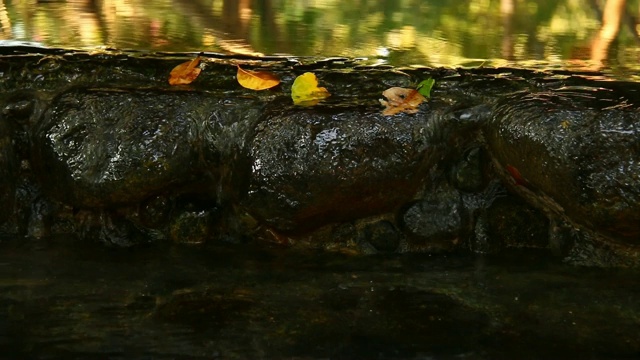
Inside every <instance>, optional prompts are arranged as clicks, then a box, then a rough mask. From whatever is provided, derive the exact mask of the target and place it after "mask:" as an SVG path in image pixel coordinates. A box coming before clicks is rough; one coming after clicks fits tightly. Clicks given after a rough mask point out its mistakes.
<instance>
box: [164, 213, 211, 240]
mask: <svg viewBox="0 0 640 360" xmlns="http://www.w3.org/2000/svg"><path fill="white" fill-rule="evenodd" d="M214 215H215V213H214V210H213V209H191V210H184V211H182V212H181V213H180V214H178V215H177V216H176V217H175V218H173V219H172V220H171V223H170V224H169V235H170V237H171V240H173V241H174V242H176V243H182V244H203V243H205V242H206V241H207V239H208V238H209V237H210V236H211V233H212V226H213V219H214Z"/></svg>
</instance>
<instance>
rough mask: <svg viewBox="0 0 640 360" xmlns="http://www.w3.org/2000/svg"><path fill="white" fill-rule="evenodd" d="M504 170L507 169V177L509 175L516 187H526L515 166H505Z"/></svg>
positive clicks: (526, 183)
mask: <svg viewBox="0 0 640 360" xmlns="http://www.w3.org/2000/svg"><path fill="white" fill-rule="evenodd" d="M506 168H507V171H508V172H509V175H511V177H512V178H513V181H514V182H515V184H516V185H520V186H527V185H528V182H527V180H525V179H524V178H523V177H522V175H521V174H520V171H518V169H517V168H516V167H515V166H511V165H507V166H506Z"/></svg>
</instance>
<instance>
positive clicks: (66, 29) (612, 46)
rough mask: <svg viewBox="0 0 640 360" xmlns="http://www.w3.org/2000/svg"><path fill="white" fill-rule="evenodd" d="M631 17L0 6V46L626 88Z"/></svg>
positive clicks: (109, 1) (544, 11)
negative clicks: (365, 66)
mask: <svg viewBox="0 0 640 360" xmlns="http://www.w3.org/2000/svg"><path fill="white" fill-rule="evenodd" d="M620 2H621V3H622V5H621V6H619V7H614V6H612V5H615V4H616V3H620ZM607 6H610V7H611V8H614V9H613V10H612V11H609V12H605V9H606V7H607ZM605 14H609V15H608V17H609V21H608V24H609V26H608V27H606V28H603V18H604V17H605ZM639 14H640V6H639V5H638V1H637V0H629V1H621V0H608V1H595V0H557V1H547V0H459V1H439V0H398V1H386V0H360V1H338V0H315V1H312V0H308V1H288V0H266V1H251V0H213V1H204V0H158V1H152V2H149V1H144V0H69V1H60V0H48V1H36V0H4V1H3V2H0V25H1V31H0V42H1V43H2V44H4V45H11V44H16V43H24V42H27V43H30V44H39V45H42V46H48V47H63V48H76V49H100V48H107V47H108V48H117V49H123V50H125V49H137V50H143V51H154V52H157V51H162V52H184V51H194V52H199V51H208V52H220V53H225V54H251V55H287V56H320V57H330V56H344V57H358V58H359V57H364V58H367V59H370V60H371V61H373V62H378V63H389V64H392V65H426V66H469V67H474V66H518V67H528V68H537V69H548V68H551V69H576V70H584V69H591V70H599V69H603V70H605V71H606V72H609V73H611V74H614V75H615V76H616V77H627V78H631V79H636V73H637V70H638V69H639V66H638V63H639V61H638V56H639V55H640V48H639V46H638V45H639V39H640V37H639V36H638V29H639V26H638V23H637V21H636V19H637V18H638V15H639ZM616 19H619V20H616Z"/></svg>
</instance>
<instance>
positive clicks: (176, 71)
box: [169, 56, 202, 85]
mask: <svg viewBox="0 0 640 360" xmlns="http://www.w3.org/2000/svg"><path fill="white" fill-rule="evenodd" d="M199 63H200V56H198V57H196V58H195V59H193V60H191V61H187V62H184V63H182V64H180V65H178V66H176V67H174V68H173V70H171V74H169V85H187V84H191V83H192V82H193V81H194V80H195V79H196V78H197V77H198V75H200V71H202V69H200V68H199V67H198V64H199Z"/></svg>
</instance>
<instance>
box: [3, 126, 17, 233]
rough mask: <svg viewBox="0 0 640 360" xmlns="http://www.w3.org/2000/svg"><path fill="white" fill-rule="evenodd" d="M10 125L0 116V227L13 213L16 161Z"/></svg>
mask: <svg viewBox="0 0 640 360" xmlns="http://www.w3.org/2000/svg"><path fill="white" fill-rule="evenodd" d="M11 135H12V131H11V124H10V123H9V122H8V120H7V119H6V118H5V117H4V116H2V115H0V225H1V224H2V223H4V222H5V221H7V219H8V218H9V217H10V216H11V214H12V213H13V205H14V197H15V189H16V181H17V176H18V164H17V162H18V160H17V159H16V157H15V153H14V149H13V144H12V137H11Z"/></svg>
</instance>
